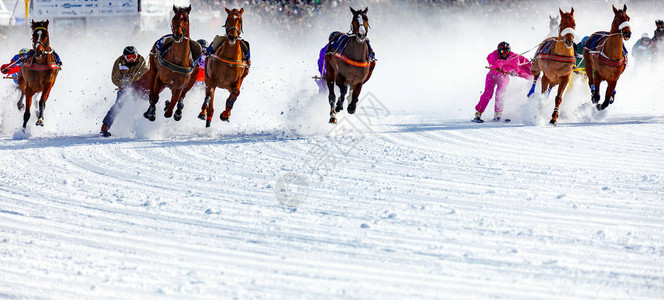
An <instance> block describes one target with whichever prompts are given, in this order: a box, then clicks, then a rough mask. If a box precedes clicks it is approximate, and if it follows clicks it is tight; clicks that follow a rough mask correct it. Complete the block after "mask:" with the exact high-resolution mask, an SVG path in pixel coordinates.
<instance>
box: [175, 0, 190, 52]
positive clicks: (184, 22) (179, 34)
mask: <svg viewBox="0 0 664 300" xmlns="http://www.w3.org/2000/svg"><path fill="white" fill-rule="evenodd" d="M173 12H175V15H174V16H173V20H171V31H172V32H173V39H174V40H175V42H176V43H179V42H182V40H183V39H184V38H185V37H186V38H189V13H190V12H191V5H189V6H188V7H176V6H175V5H173Z"/></svg>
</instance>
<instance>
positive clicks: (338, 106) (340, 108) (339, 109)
mask: <svg viewBox="0 0 664 300" xmlns="http://www.w3.org/2000/svg"><path fill="white" fill-rule="evenodd" d="M342 110H344V107H343V105H337V107H335V108H334V111H335V112H340V111H342Z"/></svg>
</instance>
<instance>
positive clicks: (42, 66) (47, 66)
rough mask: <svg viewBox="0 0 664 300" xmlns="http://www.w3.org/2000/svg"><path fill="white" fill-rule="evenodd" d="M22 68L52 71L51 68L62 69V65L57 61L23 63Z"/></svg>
mask: <svg viewBox="0 0 664 300" xmlns="http://www.w3.org/2000/svg"><path fill="white" fill-rule="evenodd" d="M21 68H26V69H28V70H31V71H50V70H62V67H60V66H58V64H56V63H51V64H35V63H29V64H23V66H22V67H21Z"/></svg>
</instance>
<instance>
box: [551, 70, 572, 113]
mask: <svg viewBox="0 0 664 300" xmlns="http://www.w3.org/2000/svg"><path fill="white" fill-rule="evenodd" d="M568 83H569V75H567V76H565V77H562V78H561V79H560V85H558V94H557V95H556V107H555V108H554V109H553V114H552V115H551V121H549V123H550V124H553V125H557V124H558V110H559V109H560V103H562V102H563V93H564V92H565V88H566V87H567V84H568Z"/></svg>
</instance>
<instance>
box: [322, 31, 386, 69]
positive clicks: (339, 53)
mask: <svg viewBox="0 0 664 300" xmlns="http://www.w3.org/2000/svg"><path fill="white" fill-rule="evenodd" d="M353 37H357V35H355V34H340V35H339V36H338V37H337V38H336V39H335V42H338V43H339V44H338V47H336V48H337V49H332V51H330V52H329V53H330V54H332V55H333V56H334V57H336V58H338V59H340V60H341V61H343V62H344V63H346V64H348V65H350V66H354V67H358V68H368V67H370V66H371V63H372V62H374V61H375V60H376V59H375V58H374V57H372V55H371V52H372V49H371V46H369V40H366V41H367V47H368V49H367V52H368V56H369V58H368V59H367V60H363V61H356V60H353V59H350V58H348V57H347V56H345V55H343V53H344V50H345V49H346V46H347V45H348V41H349V40H350V39H351V38H353Z"/></svg>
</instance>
